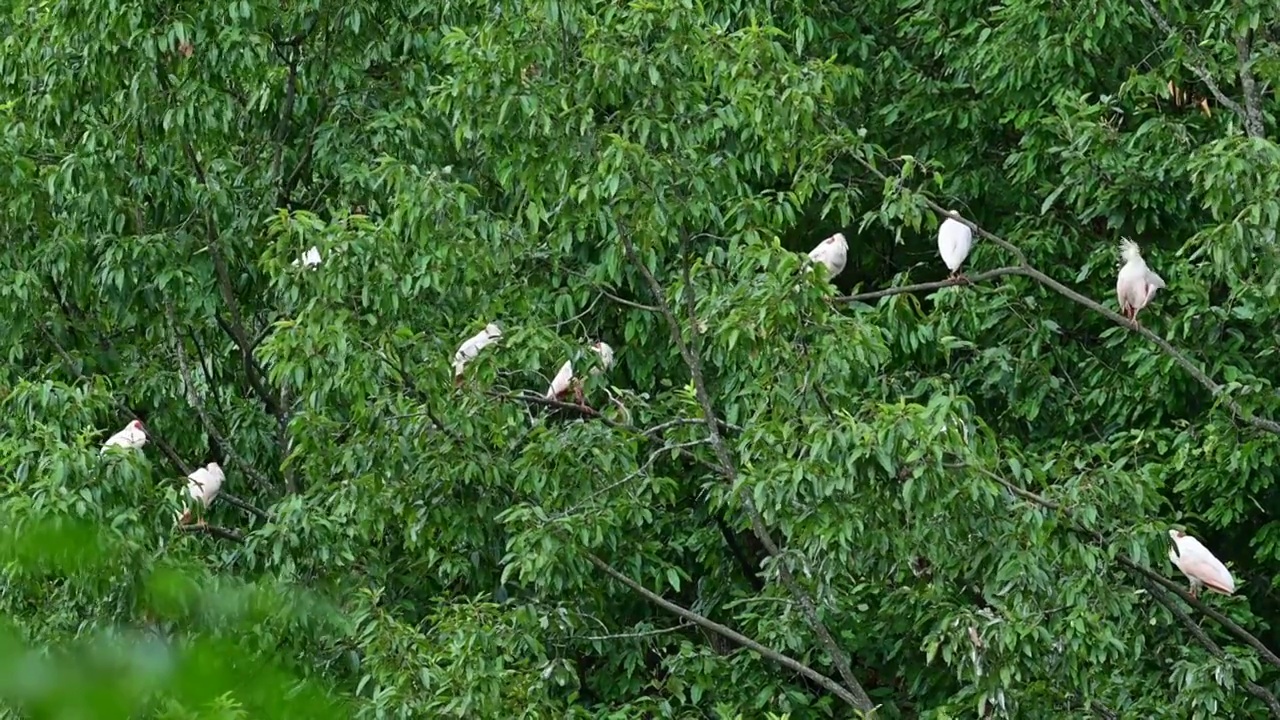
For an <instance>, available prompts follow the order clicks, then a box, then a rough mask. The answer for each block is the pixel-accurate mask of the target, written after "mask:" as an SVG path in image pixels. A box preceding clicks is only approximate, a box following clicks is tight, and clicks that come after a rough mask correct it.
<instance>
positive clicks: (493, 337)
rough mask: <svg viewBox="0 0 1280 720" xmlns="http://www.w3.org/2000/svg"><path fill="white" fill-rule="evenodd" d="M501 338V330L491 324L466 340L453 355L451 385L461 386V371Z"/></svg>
mask: <svg viewBox="0 0 1280 720" xmlns="http://www.w3.org/2000/svg"><path fill="white" fill-rule="evenodd" d="M501 338H502V328H499V327H498V326H497V325H495V324H493V323H489V324H488V325H485V326H484V329H483V330H481V331H480V332H478V333H476V334H475V335H472V336H471V337H469V338H467V339H466V341H464V342H463V343H462V345H461V346H460V347H459V348H458V352H456V353H454V354H453V384H454V385H455V386H457V385H461V384H462V371H463V370H464V369H465V368H466V367H467V363H469V362H471V361H472V360H475V359H476V357H477V356H478V355H479V354H480V351H481V350H483V349H485V348H486V347H489V346H490V345H492V344H493V343H495V342H497V341H498V340H499V339H501Z"/></svg>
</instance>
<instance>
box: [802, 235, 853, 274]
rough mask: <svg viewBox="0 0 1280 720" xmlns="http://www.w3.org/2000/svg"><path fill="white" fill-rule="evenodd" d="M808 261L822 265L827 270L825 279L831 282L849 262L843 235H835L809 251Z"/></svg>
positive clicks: (846, 241) (847, 244)
mask: <svg viewBox="0 0 1280 720" xmlns="http://www.w3.org/2000/svg"><path fill="white" fill-rule="evenodd" d="M809 259H810V260H812V261H814V262H816V263H822V264H823V265H824V266H825V267H826V268H827V279H828V280H831V279H833V278H835V276H837V275H839V274H840V273H841V272H843V271H844V265H845V263H846V262H848V260H849V241H848V240H845V238H844V233H836V234H835V235H832V236H831V237H829V238H827V239H826V240H823V241H822V242H820V243H818V246H817V247H815V248H814V249H812V250H810V251H809Z"/></svg>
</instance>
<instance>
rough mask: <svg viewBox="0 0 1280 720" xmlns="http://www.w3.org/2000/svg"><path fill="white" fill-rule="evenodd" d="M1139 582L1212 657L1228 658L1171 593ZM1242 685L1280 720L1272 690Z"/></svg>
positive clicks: (1279, 704) (1250, 683)
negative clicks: (1170, 595) (1174, 599)
mask: <svg viewBox="0 0 1280 720" xmlns="http://www.w3.org/2000/svg"><path fill="white" fill-rule="evenodd" d="M1135 567H1136V566H1135ZM1138 580H1139V582H1142V583H1143V584H1144V585H1146V586H1147V592H1149V593H1150V594H1151V596H1152V597H1154V598H1155V599H1156V602H1159V603H1160V604H1161V605H1163V606H1165V608H1166V609H1168V610H1169V612H1171V613H1173V616H1174V617H1176V618H1178V621H1179V622H1181V623H1182V624H1183V626H1184V627H1186V628H1187V630H1188V631H1190V633H1191V635H1192V636H1193V637H1195V639H1196V642H1198V643H1200V644H1201V645H1202V646H1204V648H1205V649H1206V650H1208V651H1209V654H1210V655H1212V656H1214V657H1215V658H1217V659H1219V660H1223V659H1225V658H1226V653H1224V652H1222V648H1220V647H1218V644H1217V643H1215V642H1214V641H1213V638H1210V637H1209V634H1208V633H1206V632H1205V631H1204V630H1203V629H1202V628H1201V627H1200V626H1199V625H1197V624H1196V622H1195V621H1194V620H1192V619H1191V616H1190V615H1188V614H1187V611H1186V610H1183V609H1182V608H1180V607H1178V604H1177V603H1175V602H1174V601H1173V598H1171V597H1169V593H1168V592H1167V591H1165V590H1164V589H1163V588H1161V587H1159V586H1157V585H1156V584H1155V583H1153V582H1151V581H1150V580H1147V579H1146V578H1143V577H1139V578H1138ZM1242 684H1243V685H1244V689H1245V690H1247V691H1248V692H1249V694H1250V695H1252V696H1254V697H1256V698H1258V699H1259V700H1261V701H1262V702H1264V703H1266V705H1267V708H1268V709H1270V710H1271V717H1273V718H1280V700H1276V696H1275V695H1273V694H1272V693H1271V691H1270V690H1267V689H1266V688H1264V687H1262V686H1261V685H1258V684H1257V683H1255V682H1253V681H1251V680H1248V679H1246V680H1244V682H1243V683H1242Z"/></svg>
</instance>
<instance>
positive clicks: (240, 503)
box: [39, 324, 271, 520]
mask: <svg viewBox="0 0 1280 720" xmlns="http://www.w3.org/2000/svg"><path fill="white" fill-rule="evenodd" d="M39 327H40V331H41V332H42V333H44V336H45V337H46V338H47V339H48V340H49V342H51V343H53V347H54V348H55V349H56V350H57V351H58V355H60V356H61V357H62V361H63V362H65V363H66V364H67V368H68V369H69V370H70V371H71V372H72V373H73V374H74V375H75V376H76V377H77V378H79V379H81V380H87V379H88V378H86V377H85V375H84V373H82V372H80V370H78V369H77V368H76V363H75V360H74V359H73V358H72V357H71V355H70V354H69V353H68V352H67V351H66V349H65V348H63V347H62V343H60V342H58V339H57V338H56V337H54V336H53V333H52V332H51V331H50V330H49V328H47V327H45V326H44V325H43V324H41V325H40V326H39ZM111 402H112V403H113V404H114V405H115V406H116V408H117V409H119V410H120V412H121V413H123V414H124V415H125V416H126V417H129V418H133V419H134V420H137V421H139V422H142V418H140V417H138V413H137V412H136V411H134V409H133V408H131V407H129V405H128V403H126V402H124V401H123V400H121V399H119V398H117V397H116V396H115V395H112V396H111ZM143 429H144V431H145V432H146V433H147V441H148V442H150V443H152V444H153V445H155V446H156V447H157V448H160V453H161V454H162V455H164V456H165V457H166V458H168V460H169V462H170V463H171V464H172V465H173V466H174V467H176V468H177V469H178V472H180V473H182V474H183V475H190V474H191V466H190V465H188V464H187V463H186V461H185V460H183V459H182V456H181V455H179V454H178V452H177V451H176V450H174V449H173V446H172V445H170V444H169V443H168V442H165V439H164V438H163V437H160V436H159V435H157V434H156V432H155V430H153V429H152V428H151V426H150V425H147V424H146V423H143ZM218 497H220V498H222V499H223V500H225V501H226V502H227V503H228V504H230V505H232V506H234V507H237V508H239V509H241V510H243V511H245V512H248V513H252V514H254V515H256V516H258V517H259V518H261V519H262V520H270V519H271V516H270V515H268V514H267V513H266V512H264V511H262V510H260V509H259V508H257V507H254V506H253V505H251V504H249V503H247V502H245V501H244V500H241V499H240V498H238V497H236V496H235V495H232V494H230V493H228V492H226V491H223V492H221V493H219V494H218Z"/></svg>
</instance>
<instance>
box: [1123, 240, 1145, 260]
mask: <svg viewBox="0 0 1280 720" xmlns="http://www.w3.org/2000/svg"><path fill="white" fill-rule="evenodd" d="M1120 257H1122V258H1124V261H1125V262H1127V263H1130V262H1133V261H1134V260H1140V259H1141V258H1142V252H1141V251H1140V250H1139V249H1138V244H1137V243H1135V242H1134V241H1132V240H1130V239H1129V238H1124V239H1123V240H1121V241H1120Z"/></svg>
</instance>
